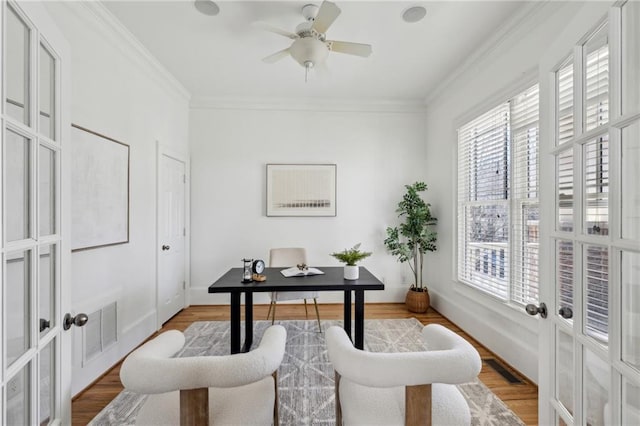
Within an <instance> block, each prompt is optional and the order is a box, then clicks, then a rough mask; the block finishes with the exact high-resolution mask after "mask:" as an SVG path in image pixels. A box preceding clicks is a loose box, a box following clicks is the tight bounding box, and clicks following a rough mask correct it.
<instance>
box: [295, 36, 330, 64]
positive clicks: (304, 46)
mask: <svg viewBox="0 0 640 426" xmlns="http://www.w3.org/2000/svg"><path fill="white" fill-rule="evenodd" d="M289 54H290V55H291V57H292V58H293V59H294V60H295V61H296V62H297V63H299V64H300V65H302V66H303V67H305V68H307V63H308V62H309V63H311V64H312V66H314V65H317V64H319V63H322V62H324V61H325V60H326V59H327V56H328V55H329V48H328V47H327V45H326V44H324V43H323V42H321V41H320V40H318V39H316V38H313V37H305V38H299V39H297V40H296V41H294V42H293V44H292V45H291V47H290V48H289Z"/></svg>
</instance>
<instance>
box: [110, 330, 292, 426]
mask: <svg viewBox="0 0 640 426" xmlns="http://www.w3.org/2000/svg"><path fill="white" fill-rule="evenodd" d="M286 340H287V333H286V331H285V329H284V327H282V326H280V325H276V326H271V327H269V328H268V329H267V330H266V331H265V333H264V336H263V337H262V341H261V342H260V346H258V347H257V348H256V349H255V350H253V351H251V352H247V353H242V354H234V355H224V356H196V357H185V358H171V357H172V356H173V355H175V354H176V352H178V351H179V350H180V349H181V348H182V347H183V346H184V342H185V338H184V335H183V334H182V333H181V332H180V331H177V330H170V331H167V332H164V333H162V334H161V335H159V336H158V337H156V338H155V339H153V340H151V341H149V342H147V343H145V344H144V345H142V346H141V347H139V348H138V349H136V350H135V351H133V352H132V353H131V354H129V356H127V358H126V359H125V361H124V363H123V364H122V368H121V369H120V380H121V381H122V383H123V384H124V387H125V389H127V390H130V391H133V392H137V393H143V394H149V396H148V398H147V400H146V401H145V402H144V405H143V406H142V408H141V409H140V411H139V412H138V415H137V417H136V424H138V425H154V426H159V425H178V424H179V425H182V426H185V425H190V426H191V425H193V426H195V425H198V426H203V425H214V424H215V425H216V426H217V425H240V424H241V425H270V424H274V425H276V426H277V425H278V410H277V408H278V389H277V383H278V381H277V374H276V373H277V370H278V367H279V366H280V363H281V362H282V358H283V357H284V347H285V342H286Z"/></svg>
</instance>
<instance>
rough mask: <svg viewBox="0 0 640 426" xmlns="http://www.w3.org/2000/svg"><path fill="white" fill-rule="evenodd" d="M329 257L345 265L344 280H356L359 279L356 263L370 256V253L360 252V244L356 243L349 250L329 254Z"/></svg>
mask: <svg viewBox="0 0 640 426" xmlns="http://www.w3.org/2000/svg"><path fill="white" fill-rule="evenodd" d="M331 256H333V257H335V258H336V259H338V260H339V261H340V262H342V263H345V266H344V279H345V280H357V279H358V278H359V277H360V269H358V266H357V263H358V262H359V261H361V260H362V259H364V258H366V257H369V256H371V252H368V251H360V243H358V244H356V245H355V246H353V247H352V248H350V249H344V250H343V251H341V252H336V253H331Z"/></svg>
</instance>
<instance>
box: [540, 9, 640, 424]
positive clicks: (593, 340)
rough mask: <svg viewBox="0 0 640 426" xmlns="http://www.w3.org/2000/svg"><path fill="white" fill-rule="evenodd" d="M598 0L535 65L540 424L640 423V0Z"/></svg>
mask: <svg viewBox="0 0 640 426" xmlns="http://www.w3.org/2000/svg"><path fill="white" fill-rule="evenodd" d="M602 5H603V4H602V3H601V4H600V5H589V6H588V8H593V9H597V8H598V7H600V8H602V9H603V10H602V11H601V12H600V11H597V10H596V11H597V13H595V12H596V11H594V13H592V14H591V17H590V18H589V19H588V22H586V21H587V19H583V18H586V17H587V13H586V12H585V13H583V14H582V15H581V16H582V18H581V19H582V21H583V22H582V25H572V26H569V27H568V28H570V29H571V28H575V29H576V34H574V36H575V38H574V39H573V40H578V42H577V43H575V44H574V45H567V46H566V49H565V50H564V53H561V52H555V53H558V54H560V55H563V56H556V57H555V58H551V59H550V60H549V61H548V62H550V63H551V62H554V63H555V64H556V65H554V66H553V67H552V68H548V69H543V70H542V71H543V77H546V76H549V79H548V80H547V81H546V88H545V89H544V90H545V93H546V94H547V99H548V100H549V102H547V105H548V106H549V108H550V109H551V110H552V111H553V112H554V113H553V114H549V115H548V117H547V118H546V120H547V129H548V132H547V133H546V134H547V136H548V137H547V138H546V141H547V143H546V144H544V145H543V148H542V149H543V152H542V157H543V158H544V159H545V160H544V161H543V162H542V164H541V166H542V168H543V169H542V173H541V175H542V176H543V191H544V192H546V194H555V195H552V197H553V199H551V197H549V195H548V196H547V197H548V198H547V200H546V203H545V212H546V216H545V217H546V219H547V221H546V224H547V225H546V228H545V229H546V232H545V236H544V239H543V242H544V244H545V246H546V247H547V249H548V250H546V257H545V258H544V259H543V264H542V265H543V275H542V276H543V277H546V280H545V281H546V282H547V285H546V286H545V290H544V291H543V292H542V293H541V299H540V300H541V302H545V303H546V307H547V313H548V317H547V318H546V320H544V321H543V326H542V327H541V331H542V332H541V336H540V356H541V367H540V424H549V425H551V424H555V425H565V424H566V425H574V424H575V425H638V424H640V3H639V2H635V1H634V2H631V1H630V2H627V3H621V4H616V5H615V6H613V7H611V8H609V9H608V10H606V9H604V8H606V6H607V5H606V4H605V5H604V6H602ZM578 28H580V29H578ZM578 31H579V32H578ZM548 177H553V179H550V178H548Z"/></svg>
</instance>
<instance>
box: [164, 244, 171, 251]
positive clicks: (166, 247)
mask: <svg viewBox="0 0 640 426" xmlns="http://www.w3.org/2000/svg"><path fill="white" fill-rule="evenodd" d="M170 248H171V247H170V246H168V245H163V246H162V250H163V251H164V250H169V249H170Z"/></svg>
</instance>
